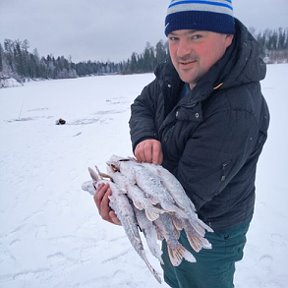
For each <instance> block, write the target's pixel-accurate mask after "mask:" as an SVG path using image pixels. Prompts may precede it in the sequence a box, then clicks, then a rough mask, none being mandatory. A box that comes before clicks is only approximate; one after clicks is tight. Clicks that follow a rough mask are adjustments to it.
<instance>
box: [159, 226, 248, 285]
mask: <svg viewBox="0 0 288 288" xmlns="http://www.w3.org/2000/svg"><path fill="white" fill-rule="evenodd" d="M248 228H249V223H243V224H240V225H237V226H234V227H232V228H229V229H227V230H225V231H223V232H221V233H219V232H214V233H206V238H207V239H208V240H209V241H210V243H211V244H212V249H211V250H210V249H209V250H207V249H202V250H201V251H200V252H199V253H196V252H195V251H194V250H192V248H191V247H190V245H189V243H188V240H187V237H186V234H185V233H184V232H182V233H181V236H180V240H179V241H180V242H181V243H182V245H183V246H184V247H186V248H187V249H188V250H189V251H190V252H191V253H192V254H193V255H194V257H195V258H196V261H197V262H196V263H190V262H187V261H186V260H183V261H182V263H181V264H180V265H179V266H178V267H174V266H173V265H172V264H171V262H170V260H169V255H168V251H167V245H166V242H165V241H163V244H162V250H163V255H162V258H163V261H164V265H162V268H163V271H164V280H165V282H166V283H167V284H168V285H169V286H170V287H173V288H233V287H234V284H233V278H234V272H235V262H237V261H239V260H241V259H242V258H243V249H244V246H245V243H246V233H247V231H248Z"/></svg>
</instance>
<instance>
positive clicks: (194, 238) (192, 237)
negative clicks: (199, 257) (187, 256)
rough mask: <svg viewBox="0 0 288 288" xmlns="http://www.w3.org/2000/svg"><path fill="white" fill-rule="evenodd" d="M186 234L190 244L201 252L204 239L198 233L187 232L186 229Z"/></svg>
mask: <svg viewBox="0 0 288 288" xmlns="http://www.w3.org/2000/svg"><path fill="white" fill-rule="evenodd" d="M186 235H187V239H188V241H189V244H190V245H191V247H192V248H193V250H194V251H196V252H199V251H200V250H201V249H202V248H203V245H202V241H201V240H200V239H199V237H198V235H197V234H195V233H189V232H188V233H187V231H186Z"/></svg>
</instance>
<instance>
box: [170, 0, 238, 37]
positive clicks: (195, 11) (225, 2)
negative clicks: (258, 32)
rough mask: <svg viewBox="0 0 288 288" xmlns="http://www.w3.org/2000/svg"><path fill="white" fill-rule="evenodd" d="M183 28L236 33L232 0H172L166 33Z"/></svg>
mask: <svg viewBox="0 0 288 288" xmlns="http://www.w3.org/2000/svg"><path fill="white" fill-rule="evenodd" d="M182 29H192V30H206V31H213V32H218V33H223V34H234V33H235V20H234V17H233V7H232V0H210V1H207V0H172V1H171V3H170V5H169V7H168V11H167V16H166V19H165V35H166V36H168V34H169V33H171V32H172V31H175V30H182Z"/></svg>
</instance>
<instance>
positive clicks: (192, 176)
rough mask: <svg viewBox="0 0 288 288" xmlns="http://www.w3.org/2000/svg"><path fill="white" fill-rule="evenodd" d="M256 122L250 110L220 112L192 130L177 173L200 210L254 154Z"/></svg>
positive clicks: (256, 131)
mask: <svg viewBox="0 0 288 288" xmlns="http://www.w3.org/2000/svg"><path fill="white" fill-rule="evenodd" d="M256 122H257V121H256V119H255V117H254V116H253V115H252V114H251V113H249V112H247V111H241V110H229V111H221V112H218V113H215V114H214V115H211V116H210V117H209V118H208V119H206V120H205V121H204V122H203V123H202V124H201V125H199V126H198V128H197V129H196V130H195V131H194V132H193V133H192V135H191V136H190V138H189V139H188V141H187V144H186V146H185V149H184V152H183V154H182V156H181V159H180V161H179V164H178V167H177V169H176V171H175V172H176V177H177V178H178V179H179V181H180V182H181V184H182V185H183V187H184V189H185V191H186V193H187V195H188V196H189V197H190V198H191V200H192V201H193V203H194V204H195V207H196V209H197V210H199V209H200V208H201V207H202V206H203V205H205V204H206V203H208V202H209V201H210V200H212V199H213V198H214V197H216V196H217V195H218V194H220V193H221V192H222V191H223V189H224V188H225V187H226V186H227V184H228V183H229V182H230V181H231V179H232V178H233V177H234V176H235V175H236V174H237V173H238V172H239V170H240V169H241V167H243V165H244V164H245V162H246V161H247V159H248V157H250V156H251V153H252V152H253V149H254V148H255V143H256V141H257V134H258V129H257V123H256Z"/></svg>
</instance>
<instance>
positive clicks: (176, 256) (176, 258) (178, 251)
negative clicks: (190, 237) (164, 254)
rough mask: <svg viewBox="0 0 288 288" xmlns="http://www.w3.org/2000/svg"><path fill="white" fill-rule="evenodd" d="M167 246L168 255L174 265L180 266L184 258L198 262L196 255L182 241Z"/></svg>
mask: <svg viewBox="0 0 288 288" xmlns="http://www.w3.org/2000/svg"><path fill="white" fill-rule="evenodd" d="M167 246H168V255H169V258H170V261H171V263H172V265H173V266H179V265H180V264H181V262H182V260H183V258H184V259H185V260H187V261H188V262H191V263H193V262H196V260H195V258H194V256H193V255H192V254H191V253H190V252H189V251H188V250H187V249H186V248H185V247H183V246H182V245H181V244H180V243H177V244H176V245H173V247H171V246H169V244H168V245H167Z"/></svg>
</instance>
